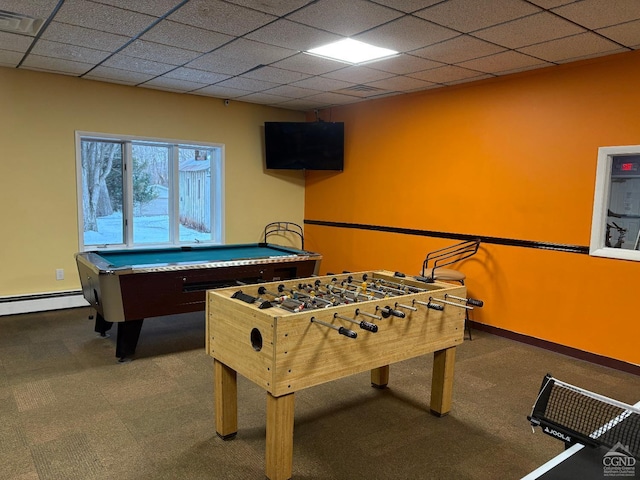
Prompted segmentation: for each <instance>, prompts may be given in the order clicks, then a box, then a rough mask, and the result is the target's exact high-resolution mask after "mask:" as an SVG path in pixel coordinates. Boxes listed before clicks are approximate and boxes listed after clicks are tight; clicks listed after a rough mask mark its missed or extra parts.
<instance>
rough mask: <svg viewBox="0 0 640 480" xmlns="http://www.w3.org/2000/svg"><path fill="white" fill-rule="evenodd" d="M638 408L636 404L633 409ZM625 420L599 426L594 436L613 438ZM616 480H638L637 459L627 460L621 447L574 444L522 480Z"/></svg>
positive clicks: (638, 461) (638, 464)
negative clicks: (606, 434) (604, 435)
mask: <svg viewBox="0 0 640 480" xmlns="http://www.w3.org/2000/svg"><path fill="white" fill-rule="evenodd" d="M634 407H636V408H640V402H638V403H636V404H635V405H634ZM624 422H625V419H622V420H620V421H618V422H615V423H614V422H609V423H610V424H606V425H603V426H602V427H601V428H600V429H598V430H599V431H598V432H597V433H596V434H595V436H596V437H597V436H598V435H602V434H604V433H611V434H613V435H615V434H616V432H615V431H616V429H620V428H622V427H623V426H624ZM534 479H541V480H603V479H606V480H616V479H624V480H630V479H640V459H637V458H636V457H634V456H631V455H630V454H629V453H628V452H627V451H625V450H624V446H622V445H614V447H612V448H609V447H606V446H604V445H600V446H596V447H593V446H585V445H583V444H580V443H575V444H573V445H571V446H570V447H569V448H567V449H566V450H565V451H563V452H562V453H560V454H559V455H558V456H556V457H554V458H552V459H551V460H549V461H548V462H546V463H545V464H543V465H542V466H540V467H538V468H537V469H536V470H534V471H533V472H531V473H529V474H528V475H526V476H524V477H522V480H534Z"/></svg>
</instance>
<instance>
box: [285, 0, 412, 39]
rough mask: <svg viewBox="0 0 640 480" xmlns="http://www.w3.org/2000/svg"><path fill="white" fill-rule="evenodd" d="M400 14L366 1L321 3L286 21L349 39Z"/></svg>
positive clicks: (352, 0) (353, 0)
mask: <svg viewBox="0 0 640 480" xmlns="http://www.w3.org/2000/svg"><path fill="white" fill-rule="evenodd" d="M401 15H402V13H400V12H398V11H396V10H391V9H389V8H386V7H383V6H381V5H377V4H375V3H371V2H368V1H367V0H349V1H348V2H345V1H344V0H322V1H321V2H313V3H311V4H309V5H308V6H306V7H304V8H301V9H300V10H298V11H297V12H294V13H292V14H291V15H289V16H288V17H287V18H288V19H289V20H292V21H294V22H298V23H302V24H305V25H309V26H311V27H316V28H319V29H322V30H326V31H328V32H333V33H337V34H339V35H344V36H347V37H348V36H352V35H355V34H357V33H360V32H363V31H365V30H369V29H370V28H373V27H375V26H377V25H379V24H381V23H386V22H389V21H391V20H393V19H394V18H398V17H399V16H401Z"/></svg>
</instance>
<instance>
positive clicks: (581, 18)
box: [553, 0, 640, 29]
mask: <svg viewBox="0 0 640 480" xmlns="http://www.w3.org/2000/svg"><path fill="white" fill-rule="evenodd" d="M553 13H557V14H558V15H562V16H563V17H566V18H568V19H569V20H571V21H573V22H576V23H579V24H580V25H584V26H585V27H587V28H590V29H596V28H603V27H608V26H611V25H616V24H618V23H622V22H628V21H629V20H636V19H640V2H639V1H638V0H583V1H582V2H576V3H572V4H569V5H565V6H562V7H558V8H556V9H554V10H553Z"/></svg>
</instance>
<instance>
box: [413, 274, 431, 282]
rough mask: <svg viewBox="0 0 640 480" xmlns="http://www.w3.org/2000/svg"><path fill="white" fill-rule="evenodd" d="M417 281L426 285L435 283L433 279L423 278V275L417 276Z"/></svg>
mask: <svg viewBox="0 0 640 480" xmlns="http://www.w3.org/2000/svg"><path fill="white" fill-rule="evenodd" d="M413 278H415V279H416V280H418V281H419V282H424V283H433V278H431V277H423V276H422V275H416V276H415V277H413Z"/></svg>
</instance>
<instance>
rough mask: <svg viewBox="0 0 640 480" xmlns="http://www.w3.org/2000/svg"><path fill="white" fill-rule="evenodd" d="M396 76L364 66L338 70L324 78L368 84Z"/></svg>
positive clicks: (326, 74)
mask: <svg viewBox="0 0 640 480" xmlns="http://www.w3.org/2000/svg"><path fill="white" fill-rule="evenodd" d="M393 76H394V75H393V74H391V73H388V72H383V71H382V70H374V69H373V68H367V67H363V66H358V65H354V66H351V67H347V68H343V69H342V70H336V71H335V72H329V73H325V74H324V75H323V77H325V78H331V79H334V80H342V81H345V82H351V83H368V82H373V81H376V80H382V79H383V78H389V77H393Z"/></svg>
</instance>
